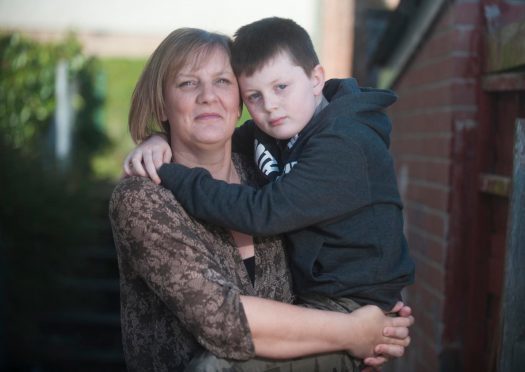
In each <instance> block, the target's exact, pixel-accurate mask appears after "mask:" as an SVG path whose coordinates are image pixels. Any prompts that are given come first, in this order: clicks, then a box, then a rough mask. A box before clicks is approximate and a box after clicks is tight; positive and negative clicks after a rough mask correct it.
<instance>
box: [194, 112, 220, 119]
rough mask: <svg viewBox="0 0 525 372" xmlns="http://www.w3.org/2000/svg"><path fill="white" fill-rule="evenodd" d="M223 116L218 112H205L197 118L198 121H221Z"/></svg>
mask: <svg viewBox="0 0 525 372" xmlns="http://www.w3.org/2000/svg"><path fill="white" fill-rule="evenodd" d="M220 118H221V115H219V114H218V113H216V112H205V113H202V114H199V115H197V116H196V117H195V119H196V120H217V119H220Z"/></svg>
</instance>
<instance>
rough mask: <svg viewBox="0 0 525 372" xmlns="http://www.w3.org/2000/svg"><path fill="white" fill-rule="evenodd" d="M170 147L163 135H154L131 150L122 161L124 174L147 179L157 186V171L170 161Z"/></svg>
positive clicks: (158, 182)
mask: <svg viewBox="0 0 525 372" xmlns="http://www.w3.org/2000/svg"><path fill="white" fill-rule="evenodd" d="M171 156H172V153H171V147H170V145H169V144H168V141H167V140H166V137H165V135H162V134H154V135H153V136H151V137H150V138H148V139H147V140H145V141H144V142H142V143H141V144H140V145H139V146H137V147H136V148H135V149H133V150H132V151H131V152H130V153H129V154H128V156H126V159H125V160H124V164H123V168H124V172H125V173H126V175H128V176H141V177H149V178H151V180H152V181H153V182H155V183H156V184H157V185H158V184H160V178H159V175H158V174H157V169H159V168H160V166H161V165H162V164H163V163H169V162H170V161H171Z"/></svg>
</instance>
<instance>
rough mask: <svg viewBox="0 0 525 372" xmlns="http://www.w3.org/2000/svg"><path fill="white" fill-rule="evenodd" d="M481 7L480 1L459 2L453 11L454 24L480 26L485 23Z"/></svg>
mask: <svg viewBox="0 0 525 372" xmlns="http://www.w3.org/2000/svg"><path fill="white" fill-rule="evenodd" d="M481 7H482V5H481V4H480V2H479V1H474V2H472V1H471V2H465V1H457V2H456V3H455V4H454V5H453V9H451V16H452V22H453V23H454V24H462V25H473V26H477V25H479V24H480V23H481V22H483V21H484V19H483V13H482V9H481Z"/></svg>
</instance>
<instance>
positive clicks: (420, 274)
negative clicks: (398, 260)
mask: <svg viewBox="0 0 525 372" xmlns="http://www.w3.org/2000/svg"><path fill="white" fill-rule="evenodd" d="M412 258H413V259H414V261H415V263H416V268H417V280H419V281H422V282H424V283H425V284H426V285H427V286H429V287H431V288H433V290H435V291H437V292H439V293H444V291H445V274H444V269H443V266H440V264H438V263H436V262H434V261H432V260H431V259H429V258H428V257H425V256H422V255H421V254H419V253H418V252H415V251H414V252H412Z"/></svg>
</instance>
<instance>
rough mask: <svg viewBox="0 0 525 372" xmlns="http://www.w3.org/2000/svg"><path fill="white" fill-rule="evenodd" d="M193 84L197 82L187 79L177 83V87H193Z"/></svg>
mask: <svg viewBox="0 0 525 372" xmlns="http://www.w3.org/2000/svg"><path fill="white" fill-rule="evenodd" d="M195 85H197V82H196V81H194V80H187V81H183V82H180V83H179V84H178V87H179V88H184V87H194V86H195Z"/></svg>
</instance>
